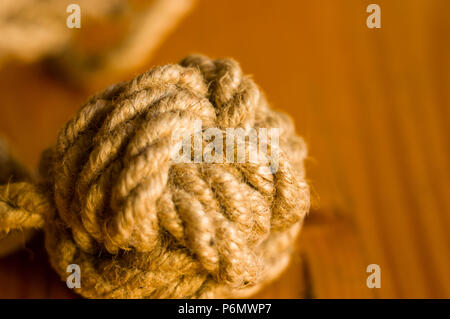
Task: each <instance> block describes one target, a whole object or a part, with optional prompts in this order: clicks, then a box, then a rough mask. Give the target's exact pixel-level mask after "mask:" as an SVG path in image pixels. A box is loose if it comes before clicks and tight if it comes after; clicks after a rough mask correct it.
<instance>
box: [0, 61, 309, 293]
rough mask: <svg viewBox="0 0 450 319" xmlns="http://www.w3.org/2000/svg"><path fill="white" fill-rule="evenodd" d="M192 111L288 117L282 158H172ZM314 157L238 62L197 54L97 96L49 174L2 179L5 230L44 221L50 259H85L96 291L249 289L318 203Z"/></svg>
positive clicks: (49, 156) (227, 122) (204, 115)
mask: <svg viewBox="0 0 450 319" xmlns="http://www.w3.org/2000/svg"><path fill="white" fill-rule="evenodd" d="M195 120H201V121H202V123H203V129H205V128H208V127H217V128H220V129H223V130H224V129H225V128H238V127H240V128H243V129H250V128H274V127H276V128H279V129H280V141H279V145H280V150H279V151H280V152H279V167H278V170H277V171H276V172H274V173H272V171H271V170H270V167H269V164H268V163H267V162H266V161H264V160H263V159H262V158H260V159H259V162H258V163H256V164H255V163H249V162H246V163H230V164H225V163H224V164H219V163H209V164H208V163H192V164H184V163H174V162H172V160H171V155H172V154H174V152H176V151H178V149H179V148H180V145H179V143H176V141H173V140H172V139H171V135H172V133H173V132H174V130H176V129H178V128H188V129H189V128H192V126H193V123H194V121H195ZM249 151H251V148H250V147H249V148H246V152H249ZM247 155H248V154H247ZM305 156H306V147H305V144H304V142H303V140H302V139H301V138H300V137H298V136H297V135H296V134H295V130H294V126H293V124H292V122H291V120H290V118H289V117H288V116H286V115H284V114H282V113H279V112H276V111H274V110H272V109H271V108H270V107H269V106H268V104H267V101H266V99H265V97H264V95H263V94H262V92H261V91H260V90H259V88H258V87H257V86H256V85H255V84H254V82H253V81H252V80H251V79H250V78H249V77H247V76H244V75H243V74H242V73H241V69H240V67H239V65H238V64H237V63H236V62H235V61H234V60H231V59H224V60H210V59H208V58H206V57H203V56H190V57H188V58H186V59H184V60H183V61H182V62H181V63H180V64H179V65H166V66H162V67H156V68H154V69H152V70H150V71H148V72H146V73H144V74H142V75H140V76H138V77H137V78H135V79H133V80H132V81H130V82H125V83H120V84H117V85H115V86H112V87H110V88H109V89H107V90H106V91H104V92H102V93H100V94H98V95H96V96H94V97H92V98H91V99H90V100H89V101H88V102H87V103H86V104H85V105H84V106H83V107H82V108H81V110H80V111H79V112H78V113H77V115H76V116H75V117H74V118H73V119H72V120H71V121H70V122H68V123H67V125H66V126H65V127H64V129H63V130H62V131H61V132H60V134H59V138H58V142H57V145H56V146H55V148H53V149H50V150H48V151H46V152H44V155H43V157H42V161H41V174H42V175H43V181H42V182H41V183H40V184H39V185H35V186H33V185H30V184H27V183H18V184H14V183H13V184H9V185H5V186H0V203H1V204H0V216H1V229H2V230H3V231H7V230H10V229H13V228H16V227H41V226H42V225H44V230H45V234H46V249H47V251H48V254H49V257H50V261H51V264H52V266H53V267H54V268H55V270H56V271H57V272H58V273H59V274H60V276H61V277H62V278H63V279H65V278H66V277H67V273H66V268H67V266H68V265H69V264H78V265H79V266H80V268H81V288H79V289H77V291H78V292H79V293H80V294H82V295H83V296H85V297H96V298H205V297H230V296H234V297H236V296H245V295H248V294H250V293H252V292H254V291H255V290H257V289H259V288H260V287H261V286H262V285H263V284H265V283H266V282H268V281H270V280H272V279H273V278H275V277H276V276H277V275H278V274H279V273H280V272H281V271H282V270H283V269H284V268H285V267H286V265H287V263H288V261H289V259H290V255H291V253H292V251H293V245H294V240H295V237H296V235H297V233H298V231H299V229H300V227H301V223H302V220H303V218H304V216H305V214H306V213H307V211H308V209H309V190H308V185H307V183H306V182H305V176H304V168H303V160H304V158H305Z"/></svg>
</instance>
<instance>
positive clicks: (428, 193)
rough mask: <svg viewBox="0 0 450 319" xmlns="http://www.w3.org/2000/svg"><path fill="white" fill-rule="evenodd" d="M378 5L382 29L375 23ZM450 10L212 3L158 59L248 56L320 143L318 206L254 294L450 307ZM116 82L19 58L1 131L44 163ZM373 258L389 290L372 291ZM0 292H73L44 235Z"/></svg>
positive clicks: (313, 163) (249, 67) (6, 92)
mask: <svg viewBox="0 0 450 319" xmlns="http://www.w3.org/2000/svg"><path fill="white" fill-rule="evenodd" d="M372 2H376V3H378V4H379V5H380V6H381V12H382V28H381V29H376V30H375V29H372V30H370V29H368V28H367V27H366V24H365V21H366V17H367V15H368V14H367V13H366V6H367V5H368V4H369V3H372ZM448 12H450V2H448V1H447V0H396V1H387V0H377V1H370V2H369V1H361V0H346V1H335V0H321V1H316V0H307V1H306V0H305V1H294V0H292V1H269V0H246V1H239V0H229V1H200V3H199V5H198V6H197V8H196V9H195V10H194V11H193V13H192V14H191V15H190V16H189V17H188V18H187V19H186V20H185V21H184V22H183V23H182V24H181V25H180V26H179V28H178V29H177V31H175V32H174V33H173V34H172V35H171V36H170V37H169V38H168V39H167V40H166V42H165V43H164V44H163V46H162V47H161V48H160V49H159V51H158V53H157V54H156V56H154V57H153V59H152V61H149V62H148V67H150V66H152V65H155V64H165V63H168V62H176V61H178V60H179V59H180V58H182V57H183V56H185V55H186V54H189V53H193V52H201V53H204V54H207V55H210V56H214V57H223V56H232V57H234V58H236V59H237V60H238V61H240V63H241V65H242V67H243V69H244V71H245V72H246V73H250V74H252V75H253V77H254V79H255V80H256V82H257V83H258V84H259V85H260V86H261V87H262V88H264V90H265V91H266V93H267V95H268V97H269V99H270V101H271V102H272V104H273V105H274V106H276V107H277V108H279V109H282V110H284V111H287V112H289V113H290V114H291V115H292V116H293V118H294V119H295V122H296V125H297V130H298V132H299V133H300V134H301V135H303V136H304V137H305V139H306V141H307V143H308V145H309V152H310V158H309V159H308V163H307V168H308V177H309V179H310V182H311V185H312V187H313V190H314V207H313V209H312V212H311V214H310V216H309V217H308V220H307V221H306V224H305V227H304V229H303V231H302V234H301V236H300V238H299V241H298V245H297V248H296V253H295V256H294V258H293V262H292V264H291V265H290V267H289V269H288V270H287V271H286V272H285V273H284V274H283V275H282V276H281V277H280V278H279V279H278V280H277V281H276V282H274V283H273V284H271V285H270V286H268V287H267V288H265V289H264V290H263V291H261V292H260V293H258V294H257V295H256V296H255V297H261V298H390V297H398V298H416V297H419V298H422V297H423V298H450V272H449V270H450V196H449V195H450V165H449V163H450V158H449V157H450V134H449V132H450V130H449V128H448V126H449V124H450V41H449V40H450V39H449V37H450V19H449V18H448ZM105 32H106V31H105ZM139 71H143V70H139ZM131 76H133V74H131V73H130V74H120V75H118V76H117V78H120V79H127V78H130V77H131ZM115 80H116V79H113V78H107V79H102V81H101V83H86V84H85V85H84V87H83V88H81V89H80V88H79V87H75V86H73V85H72V84H71V83H70V81H66V80H64V78H62V77H60V76H55V75H54V74H52V73H50V72H49V71H48V68H46V66H45V65H44V64H41V65H28V66H27V65H21V64H18V63H11V64H9V65H7V66H6V67H4V68H3V69H2V70H0V134H2V135H4V136H6V137H7V138H8V139H9V140H10V142H11V143H12V144H13V145H14V146H15V148H16V151H17V153H18V154H19V155H20V156H21V157H22V158H23V159H24V160H25V162H26V164H27V165H29V166H30V167H35V166H36V164H37V160H38V157H39V154H40V152H41V151H42V150H43V149H44V148H45V147H47V146H49V145H51V144H53V143H54V139H55V137H56V132H57V130H58V129H59V128H60V127H61V126H62V125H63V124H64V123H65V121H67V120H68V119H69V118H70V117H71V115H72V114H73V112H75V110H76V109H77V108H78V107H79V106H80V104H81V103H82V102H83V101H84V100H85V99H86V98H87V97H88V96H89V95H90V94H92V93H93V92H94V91H95V90H97V89H99V88H101V87H104V86H106V85H107V84H109V83H111V82H114V81H115ZM30 256H31V257H30ZM30 258H31V259H30ZM372 263H375V264H378V265H380V267H381V274H382V280H381V282H382V286H381V288H380V289H369V288H368V287H367V286H366V278H367V276H368V274H367V273H366V267H367V265H368V264H372ZM0 283H2V284H1V285H0V297H6V298H16V297H19V298H33V297H42V298H44V297H61V298H66V297H73V296H74V295H73V294H72V293H71V292H70V291H69V290H68V289H67V288H65V286H64V283H61V282H60V281H59V279H58V278H56V275H55V274H54V273H53V272H52V270H51V269H50V267H49V266H48V264H47V261H46V256H45V252H44V251H43V250H42V238H40V237H37V238H36V239H35V240H33V241H32V242H31V243H29V244H27V249H26V250H24V251H22V252H19V253H17V254H15V255H13V256H10V257H7V258H4V259H1V260H0Z"/></svg>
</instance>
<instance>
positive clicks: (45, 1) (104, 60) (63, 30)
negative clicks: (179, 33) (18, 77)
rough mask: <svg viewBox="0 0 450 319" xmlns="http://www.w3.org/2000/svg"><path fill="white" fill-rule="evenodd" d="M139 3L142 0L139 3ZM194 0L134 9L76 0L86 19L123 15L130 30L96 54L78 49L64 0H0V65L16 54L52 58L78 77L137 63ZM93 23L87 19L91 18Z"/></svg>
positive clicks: (113, 1) (164, 0) (162, 0)
mask: <svg viewBox="0 0 450 319" xmlns="http://www.w3.org/2000/svg"><path fill="white" fill-rule="evenodd" d="M141 2H143V1H141ZM195 2H196V0H151V1H145V2H143V4H144V5H142V4H141V6H140V8H139V10H137V9H135V10H132V6H131V5H130V4H129V3H127V1H125V0H78V1H76V2H75V3H77V4H78V5H79V6H80V8H81V12H82V28H84V23H85V19H86V18H87V21H88V22H89V21H90V20H94V21H97V20H101V19H105V18H107V17H112V18H115V17H116V16H117V17H121V16H127V15H129V14H130V13H131V22H130V25H129V31H128V32H127V33H126V35H125V36H124V37H123V38H122V39H120V41H118V43H116V44H115V45H114V46H113V47H111V48H109V49H104V50H101V51H100V52H97V53H91V54H86V52H79V50H76V49H75V48H74V47H73V45H71V43H72V42H73V39H72V38H73V35H74V34H76V32H74V31H72V30H70V29H68V27H67V26H66V18H67V16H68V15H69V14H68V13H67V12H66V7H67V6H68V5H69V4H71V3H73V1H69V0H2V1H1V2H0V34H1V35H2V37H0V66H1V64H2V62H3V61H6V60H8V59H11V58H14V57H15V58H19V59H21V60H24V61H27V62H34V61H36V60H39V59H41V58H44V57H49V56H51V57H53V58H54V62H55V64H56V65H58V66H60V67H61V68H62V70H63V71H65V72H67V73H69V74H70V76H76V77H78V78H83V79H86V78H90V77H94V76H95V77H102V76H107V75H108V74H114V73H119V72H123V71H125V70H132V69H136V68H138V67H140V66H141V65H142V64H143V63H144V61H146V60H148V59H149V57H150V56H151V54H152V53H153V51H154V50H155V49H156V47H157V46H158V45H159V44H160V43H161V42H162V40H163V39H164V38H165V37H166V36H167V34H168V33H169V32H170V31H171V30H172V29H173V28H174V27H175V26H176V25H177V24H178V23H179V22H180V20H181V19H182V18H183V17H184V16H185V15H186V14H187V13H188V12H189V11H190V10H191V9H192V7H193V6H194V4H195ZM91 22H92V21H91Z"/></svg>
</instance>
